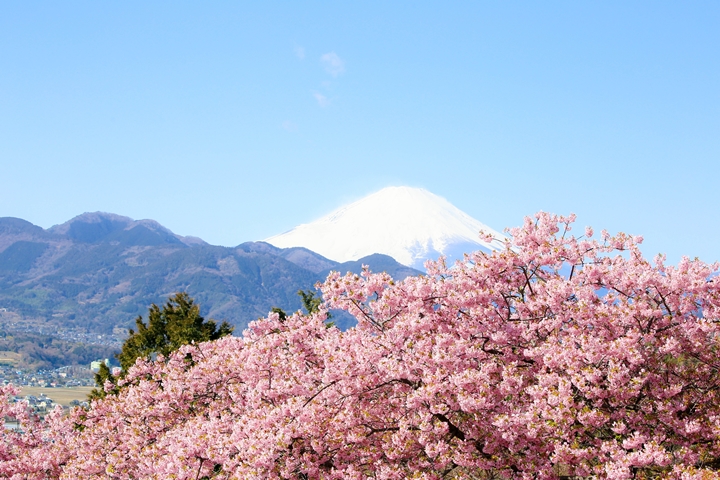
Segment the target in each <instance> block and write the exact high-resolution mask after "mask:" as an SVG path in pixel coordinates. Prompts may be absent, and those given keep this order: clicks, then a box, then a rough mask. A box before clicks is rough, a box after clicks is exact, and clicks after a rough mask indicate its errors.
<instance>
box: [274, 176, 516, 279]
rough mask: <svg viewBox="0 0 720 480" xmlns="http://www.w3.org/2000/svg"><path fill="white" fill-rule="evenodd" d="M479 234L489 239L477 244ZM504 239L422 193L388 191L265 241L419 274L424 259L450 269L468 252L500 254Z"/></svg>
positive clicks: (400, 189) (403, 189) (408, 189)
mask: <svg viewBox="0 0 720 480" xmlns="http://www.w3.org/2000/svg"><path fill="white" fill-rule="evenodd" d="M480 231H484V232H487V233H489V234H490V235H492V237H493V240H492V241H491V242H485V241H484V240H481V239H480V237H479V233H480ZM504 240H505V237H504V236H503V235H502V234H500V233H499V232H497V231H495V230H493V229H492V228H490V227H488V226H487V225H484V224H483V223H481V222H480V221H478V220H475V219H474V218H472V217H471V216H470V215H468V214H466V213H464V212H463V211H461V210H460V209H458V208H457V207H455V206H454V205H452V204H451V203H450V202H448V201H447V200H445V199H444V198H442V197H440V196H438V195H435V194H433V193H430V192H429V191H427V190H425V189H422V188H411V187H388V188H385V189H383V190H380V191H378V192H375V193H373V194H371V195H368V196H367V197H365V198H363V199H361V200H358V201H356V202H354V203H351V204H349V205H346V206H344V207H340V208H338V209H337V210H335V211H333V212H331V213H330V214H328V215H326V216H325V217H322V218H320V219H319V220H316V221H314V222H311V223H307V224H302V225H298V226H297V227H295V228H293V229H292V230H290V231H288V232H286V233H283V234H280V235H275V236H273V237H270V238H268V239H266V240H265V241H266V242H267V243H270V244H271V245H275V246H276V247H280V248H288V247H305V248H307V249H309V250H312V251H314V252H317V253H319V254H321V255H323V256H325V257H327V258H329V259H331V260H335V261H337V262H347V261H354V260H358V259H360V258H362V257H365V256H367V255H371V254H373V253H381V254H385V255H389V256H391V257H393V258H394V259H395V260H397V261H398V262H400V263H402V264H404V265H407V266H409V267H413V268H419V269H423V264H424V263H425V260H428V259H433V260H435V259H437V258H438V257H439V256H440V255H445V256H446V257H447V259H448V264H451V263H452V262H453V261H454V260H455V259H459V258H462V254H463V253H466V252H471V251H474V250H485V251H489V250H498V249H502V248H504Z"/></svg>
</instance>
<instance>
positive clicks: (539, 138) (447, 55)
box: [0, 1, 720, 263]
mask: <svg viewBox="0 0 720 480" xmlns="http://www.w3.org/2000/svg"><path fill="white" fill-rule="evenodd" d="M448 3H449V2H440V1H438V2H363V3H362V4H360V2H356V3H354V4H351V3H350V2H245V3H239V2H213V3H211V2H203V3H200V2H159V1H158V2H5V3H3V4H1V5H0V181H1V182H2V188H0V216H14V217H20V218H24V219H26V220H29V221H31V222H33V223H35V224H37V225H40V226H42V227H46V228H47V227H49V226H51V225H54V224H57V223H62V222H64V221H66V220H68V219H70V218H71V217H73V216H75V215H78V214H81V213H83V212H86V211H97V210H100V211H107V212H113V213H118V214H122V215H127V216H130V217H133V218H136V219H140V218H152V219H155V220H157V221H159V222H160V223H162V224H163V225H165V226H167V227H168V228H170V229H172V230H173V231H175V232H177V233H179V234H183V235H195V236H199V237H202V238H203V239H205V240H206V241H208V242H210V243H214V244H220V245H237V244H239V243H241V242H243V241H248V240H258V239H262V238H265V237H268V236H270V235H273V234H276V233H280V232H283V231H285V230H289V229H290V228H292V227H293V226H295V225H296V224H299V223H304V222H308V221H312V220H314V219H316V218H318V217H319V216H321V215H323V214H325V213H328V212H329V211H330V210H332V209H334V208H335V207H337V206H339V205H341V204H343V203H347V202H349V201H352V200H356V199H358V198H361V197H362V196H364V195H366V194H368V193H371V192H373V191H376V190H379V189H380V188H383V187H385V186H389V185H410V186H419V187H424V188H427V189H428V190H430V191H432V192H434V193H436V194H438V195H441V196H444V197H445V198H447V199H448V200H450V201H451V202H452V203H453V204H455V205H456V206H458V207H459V208H461V209H462V210H464V211H466V212H467V213H469V214H470V215H472V216H474V217H476V218H477V219H479V220H480V221H482V222H484V223H486V224H488V225H489V226H491V227H493V228H496V229H499V230H501V229H503V228H504V227H506V226H514V225H518V224H520V223H521V222H522V218H523V217H524V216H526V215H531V214H532V213H534V212H536V211H538V210H545V211H551V212H556V213H570V212H574V213H576V214H577V215H578V224H579V226H580V227H582V226H584V225H592V226H593V227H595V229H596V231H599V230H600V229H603V228H605V229H608V230H609V231H611V232H617V231H625V232H628V233H633V234H641V235H643V236H644V237H645V244H644V245H645V246H644V251H645V252H646V253H647V254H648V255H651V256H652V255H654V254H656V253H658V252H664V253H667V254H668V259H669V260H670V261H671V262H673V263H674V262H676V261H677V260H678V259H679V257H680V256H681V255H688V256H691V257H694V256H699V257H700V258H702V259H704V260H707V261H713V260H719V259H720V246H719V245H720V244H719V242H718V240H717V239H718V237H720V215H718V214H717V213H716V210H717V205H718V201H719V200H720V185H719V181H718V178H719V175H718V174H719V173H720V168H719V167H718V164H719V163H720V54H719V53H718V52H720V28H718V25H720V3H718V2H699V1H698V2H659V1H653V2H612V1H608V2H455V3H454V4H452V5H449V4H448ZM578 232H579V233H580V232H582V228H579V229H578Z"/></svg>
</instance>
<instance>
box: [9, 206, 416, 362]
mask: <svg viewBox="0 0 720 480" xmlns="http://www.w3.org/2000/svg"><path fill="white" fill-rule="evenodd" d="M362 263H366V264H369V265H370V267H371V269H373V270H374V271H375V270H377V271H387V272H388V273H390V274H391V275H393V276H397V277H399V278H404V277H405V276H407V275H414V274H418V273H420V272H418V271H416V270H412V269H409V268H407V267H405V266H403V265H401V264H399V263H397V262H395V261H394V260H393V259H392V258H390V257H387V256H369V257H368V258H367V259H362V260H361V261H359V262H350V263H347V264H341V263H338V262H335V261H332V260H329V259H327V258H325V257H323V256H321V255H319V254H317V253H314V252H312V251H310V250H308V249H305V248H278V247H274V246H272V245H270V244H268V243H265V242H248V243H243V244H241V245H238V246H237V247H221V246H214V245H209V244H207V243H206V242H204V241H202V240H200V239H198V238H193V237H182V236H179V235H176V234H174V233H173V232H171V231H170V230H168V229H166V228H165V227H163V226H162V225H160V224H159V223H157V222H155V221H152V220H140V221H136V220H133V219H130V218H128V217H122V216H119V215H114V214H108V213H102V212H96V213H86V214H83V215H80V216H78V217H75V218H73V219H72V220H70V221H69V222H66V223H64V224H62V225H58V226H55V227H52V228H50V229H47V230H44V229H42V228H40V227H38V226H35V225H33V224H31V223H29V222H26V221H25V220H21V219H17V218H0V312H1V313H3V317H2V319H3V320H2V324H1V325H2V326H1V327H0V328H2V330H13V331H25V332H28V331H32V332H34V333H36V334H38V335H53V336H56V337H61V338H63V339H65V340H67V341H72V342H77V341H79V342H83V343H90V344H112V343H113V341H114V342H115V344H117V342H118V341H119V339H120V338H122V335H123V333H124V331H125V330H126V329H127V328H128V327H131V326H132V325H133V323H134V319H135V318H136V317H137V316H138V315H143V314H145V313H146V312H147V309H148V306H149V305H150V304H151V303H156V304H160V303H163V302H164V301H165V300H166V299H167V297H168V296H170V295H172V294H174V293H175V292H178V291H186V292H188V293H189V294H190V295H191V296H192V297H193V298H194V299H195V300H196V301H197V303H199V304H200V306H201V310H202V314H203V316H205V317H206V318H214V319H216V320H227V321H228V322H230V323H232V324H234V325H235V326H236V329H237V331H238V332H240V331H242V330H243V329H244V328H245V327H246V326H247V324H248V322H250V321H252V320H254V319H257V318H259V317H262V316H265V315H266V314H267V313H268V311H270V309H271V308H272V307H275V306H277V307H281V308H283V309H285V310H286V311H295V310H297V309H300V308H301V302H300V298H299V297H298V296H297V291H298V290H300V289H303V290H307V289H312V288H313V286H314V284H315V283H316V282H318V281H321V280H323V279H324V278H325V277H326V275H327V273H328V272H329V271H330V270H339V271H341V272H343V273H345V272H346V271H353V272H359V271H360V267H361V265H362ZM26 350H27V349H26Z"/></svg>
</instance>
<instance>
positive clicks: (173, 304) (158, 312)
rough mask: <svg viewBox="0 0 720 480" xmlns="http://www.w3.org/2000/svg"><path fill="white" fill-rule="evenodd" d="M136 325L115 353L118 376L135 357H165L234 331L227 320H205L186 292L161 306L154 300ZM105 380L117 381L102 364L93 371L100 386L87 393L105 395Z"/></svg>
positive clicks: (130, 365)
mask: <svg viewBox="0 0 720 480" xmlns="http://www.w3.org/2000/svg"><path fill="white" fill-rule="evenodd" d="M135 325H136V328H137V330H133V329H130V330H129V336H128V338H127V339H126V340H125V343H123V346H122V350H121V351H120V353H119V354H117V355H116V358H117V359H118V360H119V361H120V368H121V373H120V377H121V378H122V377H124V376H125V374H126V373H127V371H128V369H129V368H130V367H132V366H133V365H134V364H135V361H136V360H137V359H138V358H141V357H142V358H147V359H154V358H155V357H156V356H157V355H163V356H164V357H167V356H168V355H170V353H172V352H174V351H175V350H177V349H178V348H180V347H181V346H183V345H187V344H189V343H199V342H206V341H209V340H217V339H218V338H220V337H223V336H225V335H230V334H231V333H232V331H233V326H232V325H230V324H229V323H227V322H222V323H221V324H220V326H218V325H217V323H216V322H215V320H205V319H204V318H203V317H202V316H201V315H200V307H199V306H198V305H196V304H195V303H194V301H193V299H192V298H190V296H189V295H188V294H187V293H185V292H180V293H177V294H175V295H174V296H172V297H170V298H169V299H168V301H167V303H166V304H165V306H163V308H162V309H161V308H160V307H158V306H157V305H155V304H154V303H153V304H152V305H151V306H150V310H149V313H148V322H147V324H146V323H145V322H144V321H143V318H142V316H138V318H137V319H135ZM108 380H109V381H110V382H111V383H113V384H114V385H116V384H117V383H116V382H117V379H116V378H115V377H114V376H113V375H112V374H111V372H110V369H109V368H108V367H107V366H105V365H104V364H103V365H101V366H100V371H99V372H98V373H97V374H96V375H95V383H96V384H97V386H98V387H99V388H96V389H94V390H93V391H92V392H91V393H90V399H91V400H92V399H95V398H102V397H104V396H105V395H106V392H105V390H104V389H103V386H104V384H105V382H106V381H108ZM117 391H118V388H117V387H115V388H113V389H112V391H111V392H110V393H117Z"/></svg>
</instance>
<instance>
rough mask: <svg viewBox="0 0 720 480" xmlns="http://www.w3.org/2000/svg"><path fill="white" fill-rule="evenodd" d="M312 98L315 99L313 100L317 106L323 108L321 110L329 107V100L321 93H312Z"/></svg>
mask: <svg viewBox="0 0 720 480" xmlns="http://www.w3.org/2000/svg"><path fill="white" fill-rule="evenodd" d="M313 97H315V100H317V102H318V105H320V106H321V107H323V108H325V107H327V106H329V105H330V99H329V98H327V97H326V96H325V95H323V94H322V93H318V92H314V93H313Z"/></svg>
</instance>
